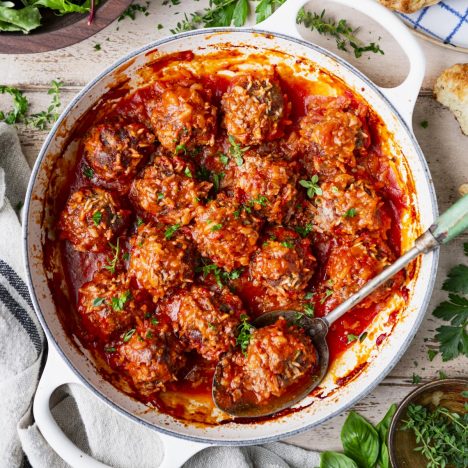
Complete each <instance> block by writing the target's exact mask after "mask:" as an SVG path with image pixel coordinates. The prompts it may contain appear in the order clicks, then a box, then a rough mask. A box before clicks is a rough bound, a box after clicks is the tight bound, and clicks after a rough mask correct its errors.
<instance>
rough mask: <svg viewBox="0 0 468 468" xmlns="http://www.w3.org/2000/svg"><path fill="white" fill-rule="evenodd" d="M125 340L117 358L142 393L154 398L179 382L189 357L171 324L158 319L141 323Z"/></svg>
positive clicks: (126, 334)
mask: <svg viewBox="0 0 468 468" xmlns="http://www.w3.org/2000/svg"><path fill="white" fill-rule="evenodd" d="M122 338H123V343H122V344H121V345H120V346H118V348H117V356H116V357H115V358H114V359H115V360H116V363H117V365H119V366H121V367H123V368H124V369H125V370H126V371H127V373H128V375H129V376H130V377H131V379H132V381H133V384H134V385H135V387H136V389H137V390H138V391H139V392H140V393H142V394H143V395H150V394H152V393H154V392H158V391H161V390H165V385H166V384H167V383H169V382H173V381H175V380H177V373H178V372H179V371H180V370H181V369H182V367H183V366H184V365H185V363H186V357H185V354H184V349H183V347H182V345H181V343H180V342H179V340H178V339H177V338H176V337H175V336H174V334H173V331H172V328H171V326H170V324H169V323H166V322H164V321H161V320H157V319H156V320H155V319H153V320H143V321H138V324H137V326H136V327H135V328H131V329H129V330H127V332H126V333H124V334H122Z"/></svg>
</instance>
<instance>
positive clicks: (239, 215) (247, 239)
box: [192, 194, 260, 271]
mask: <svg viewBox="0 0 468 468" xmlns="http://www.w3.org/2000/svg"><path fill="white" fill-rule="evenodd" d="M259 227H260V221H259V220H258V219H257V218H255V217H253V216H252V214H251V213H248V212H247V211H246V210H243V209H242V206H241V205H239V204H238V203H236V202H235V200H233V199H230V198H228V197H227V196H226V195H225V194H219V195H218V197H217V198H216V199H215V200H211V201H210V202H208V203H207V205H206V206H199V207H198V208H197V211H196V214H195V224H194V226H193V227H192V237H193V240H194V242H195V244H196V245H197V247H198V250H199V251H200V252H201V253H202V255H204V256H205V257H208V258H210V259H211V260H212V261H213V262H214V263H216V265H218V266H220V267H221V268H225V269H226V270H228V271H232V270H234V269H236V268H239V267H243V266H246V265H248V264H249V260H250V256H251V254H252V252H253V251H254V250H255V247H256V243H257V239H258V229H259Z"/></svg>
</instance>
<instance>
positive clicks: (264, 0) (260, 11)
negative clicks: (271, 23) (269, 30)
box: [255, 0, 286, 23]
mask: <svg viewBox="0 0 468 468" xmlns="http://www.w3.org/2000/svg"><path fill="white" fill-rule="evenodd" d="M285 1H286V0H260V2H259V3H258V5H257V7H256V8H255V21H256V22H257V23H261V22H262V21H264V20H266V19H267V18H268V17H269V16H270V15H272V14H273V13H274V12H275V10H276V9H277V8H278V7H280V6H281V5H282V4H283V3H284V2H285Z"/></svg>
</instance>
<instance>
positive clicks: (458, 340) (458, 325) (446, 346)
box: [433, 243, 468, 361]
mask: <svg viewBox="0 0 468 468" xmlns="http://www.w3.org/2000/svg"><path fill="white" fill-rule="evenodd" d="M464 248H465V255H467V256H468V243H465V244H464ZM442 288H443V289H444V290H445V291H448V292H449V296H448V301H444V302H442V303H441V304H439V305H438V306H437V307H436V309H435V310H434V312H433V314H434V315H435V316H436V317H437V318H439V319H442V320H445V321H446V322H449V323H450V324H449V325H442V326H440V327H439V328H437V329H436V332H437V334H436V336H435V338H436V340H437V341H438V342H439V351H440V353H441V355H442V360H444V361H450V360H451V359H454V358H456V357H458V356H460V355H461V356H465V357H467V356H468V331H467V329H468V297H467V295H468V267H467V266H466V265H457V266H455V267H453V268H452V269H451V270H450V272H449V274H448V277H447V279H446V280H445V282H444V284H443V286H442ZM456 293H457V294H456Z"/></svg>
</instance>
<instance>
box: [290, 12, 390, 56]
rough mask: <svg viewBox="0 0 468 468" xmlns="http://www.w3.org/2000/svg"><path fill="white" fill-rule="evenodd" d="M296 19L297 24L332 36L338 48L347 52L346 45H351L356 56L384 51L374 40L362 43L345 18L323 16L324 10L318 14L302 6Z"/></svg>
mask: <svg viewBox="0 0 468 468" xmlns="http://www.w3.org/2000/svg"><path fill="white" fill-rule="evenodd" d="M296 21H297V23H298V24H303V25H304V26H305V27H306V28H308V29H310V30H311V31H314V30H315V31H317V32H318V33H319V34H321V35H328V36H332V37H334V38H335V40H336V45H337V47H338V49H339V50H343V51H345V52H347V51H348V49H347V47H351V48H352V49H353V51H354V56H355V57H356V58H360V57H361V56H362V54H363V53H364V52H373V53H378V54H382V55H384V51H383V50H382V49H381V48H380V46H379V45H378V44H376V43H375V42H371V43H370V44H369V45H364V44H363V43H362V42H361V41H360V40H359V39H358V38H357V37H356V32H357V29H353V27H352V26H351V25H350V24H349V23H348V22H347V21H346V20H345V19H341V20H339V21H338V22H336V21H334V20H333V19H331V18H325V10H323V11H322V13H321V14H320V15H319V14H318V13H315V12H314V13H311V12H310V11H305V10H304V8H302V9H301V10H300V11H299V13H298V15H297V20H296Z"/></svg>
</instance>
